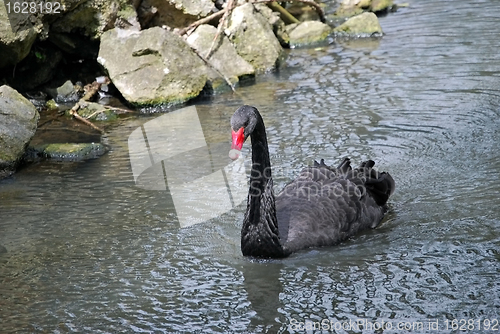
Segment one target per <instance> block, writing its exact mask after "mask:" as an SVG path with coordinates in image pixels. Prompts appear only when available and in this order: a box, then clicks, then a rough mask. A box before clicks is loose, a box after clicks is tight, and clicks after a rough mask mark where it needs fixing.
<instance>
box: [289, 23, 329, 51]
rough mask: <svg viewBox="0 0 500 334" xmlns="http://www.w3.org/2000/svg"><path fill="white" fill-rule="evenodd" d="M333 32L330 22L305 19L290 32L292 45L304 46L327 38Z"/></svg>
mask: <svg viewBox="0 0 500 334" xmlns="http://www.w3.org/2000/svg"><path fill="white" fill-rule="evenodd" d="M331 32H332V28H330V26H329V25H328V24H325V23H322V22H319V21H305V22H302V23H300V24H299V25H298V26H297V27H295V28H294V29H293V30H292V31H291V32H290V45H291V46H304V45H309V44H314V43H317V42H321V41H323V40H325V39H326V38H327V37H328V35H329V34H330V33H331Z"/></svg>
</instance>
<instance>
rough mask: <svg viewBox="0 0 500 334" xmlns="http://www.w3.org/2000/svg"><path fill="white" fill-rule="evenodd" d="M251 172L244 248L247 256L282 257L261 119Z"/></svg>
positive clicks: (254, 139) (242, 238)
mask: <svg viewBox="0 0 500 334" xmlns="http://www.w3.org/2000/svg"><path fill="white" fill-rule="evenodd" d="M251 139H252V171H251V174H250V190H249V192H248V204H247V211H246V214H245V219H244V222H243V227H242V231H241V249H242V252H243V255H245V256H256V257H283V256H285V254H284V251H283V247H282V245H281V243H280V239H279V231H278V219H277V218H276V205H275V197H274V191H273V179H272V176H271V162H270V160H269V150H268V147H267V137H266V130H265V127H264V123H263V121H262V120H260V122H258V123H257V125H256V127H255V129H254V131H253V132H252V134H251Z"/></svg>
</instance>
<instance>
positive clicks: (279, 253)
mask: <svg viewBox="0 0 500 334" xmlns="http://www.w3.org/2000/svg"><path fill="white" fill-rule="evenodd" d="M247 124H249V126H247V127H245V125H247ZM231 126H232V128H233V130H238V129H239V128H240V127H245V134H246V133H248V135H250V136H251V137H252V173H251V178H250V190H249V194H248V203H247V210H246V214H245V218H244V222H243V226H242V230H241V249H242V252H243V255H245V256H255V257H264V258H276V257H285V256H288V255H289V254H291V253H293V252H296V251H298V250H301V249H305V248H309V247H321V246H329V245H335V244H337V243H339V242H341V241H343V240H345V239H347V238H349V237H350V236H352V235H354V234H356V233H358V232H359V231H361V230H363V229H366V228H374V227H376V226H377V225H378V224H379V223H380V221H381V220H382V218H383V216H384V213H385V211H386V207H385V205H386V202H387V200H388V199H389V197H390V196H391V195H392V193H393V192H394V189H395V183H394V180H393V179H392V177H391V176H390V175H389V174H388V173H379V172H378V171H376V170H375V169H373V166H374V165H375V162H374V161H372V160H367V161H364V162H362V163H361V165H360V166H359V167H358V168H356V169H352V167H351V162H350V160H349V158H345V159H344V160H343V161H342V162H341V163H340V165H339V166H338V167H337V168H333V167H329V166H327V165H326V164H325V161H324V160H323V159H321V160H320V162H319V163H318V162H317V161H314V165H313V166H311V167H307V168H304V169H303V170H302V172H301V173H300V175H299V176H298V177H297V178H296V179H295V180H294V181H292V182H290V183H289V184H287V185H286V186H285V188H284V189H283V190H282V191H281V192H280V193H279V194H278V195H277V196H275V195H274V191H273V182H272V176H271V164H270V161H269V152H268V146H267V137H266V132H265V127H264V122H263V120H262V117H261V116H260V114H259V112H258V110H257V109H256V108H255V107H251V106H242V107H240V108H239V109H238V110H237V111H236V112H235V114H234V115H233V117H232V118H231Z"/></svg>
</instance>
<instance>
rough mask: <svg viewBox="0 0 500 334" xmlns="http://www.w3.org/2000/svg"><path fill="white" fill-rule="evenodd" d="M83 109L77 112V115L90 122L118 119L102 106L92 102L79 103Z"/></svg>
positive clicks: (110, 110)
mask: <svg viewBox="0 0 500 334" xmlns="http://www.w3.org/2000/svg"><path fill="white" fill-rule="evenodd" d="M80 105H83V108H80V109H79V110H78V114H79V115H80V116H82V117H83V118H86V119H88V120H91V121H113V120H115V119H117V118H118V116H117V115H116V113H115V112H114V111H113V110H112V109H109V108H106V107H104V106H103V105H102V104H99V103H94V102H84V103H82V102H80Z"/></svg>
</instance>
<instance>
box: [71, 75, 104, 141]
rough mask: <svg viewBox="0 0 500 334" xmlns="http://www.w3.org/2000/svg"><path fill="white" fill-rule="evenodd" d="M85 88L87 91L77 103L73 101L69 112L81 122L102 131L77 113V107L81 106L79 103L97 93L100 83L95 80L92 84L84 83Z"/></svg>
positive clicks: (102, 131)
mask: <svg viewBox="0 0 500 334" xmlns="http://www.w3.org/2000/svg"><path fill="white" fill-rule="evenodd" d="M85 88H86V91H87V92H86V93H85V95H84V96H83V97H82V98H81V99H80V101H78V102H77V103H75V105H74V106H73V107H72V108H71V109H70V110H69V114H70V115H71V116H73V117H74V118H76V119H77V120H79V121H80V122H83V123H85V124H87V125H88V126H90V127H91V128H93V129H95V130H97V131H99V132H101V133H104V130H103V129H101V128H99V127H98V126H96V125H95V124H94V123H92V122H90V121H89V120H87V119H85V118H83V117H82V116H80V115H79V114H78V109H80V108H81V106H82V105H81V103H83V102H85V101H88V100H90V99H91V98H92V97H93V96H94V95H95V94H97V92H98V91H99V89H100V88H101V84H100V83H98V82H97V81H94V82H93V83H92V84H89V85H86V86H85Z"/></svg>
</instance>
